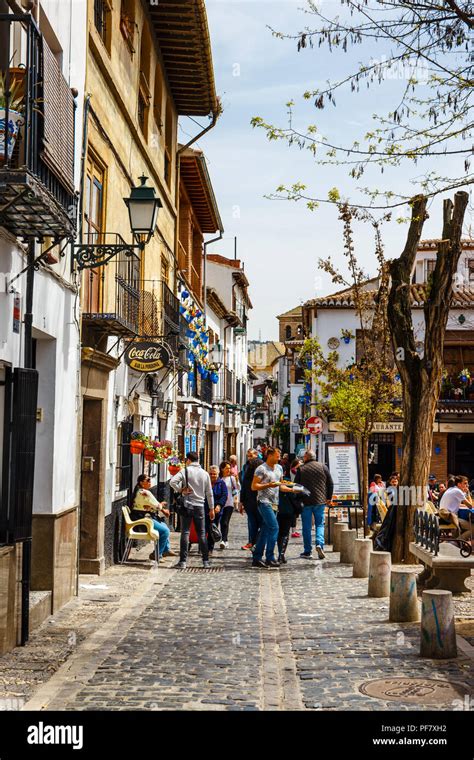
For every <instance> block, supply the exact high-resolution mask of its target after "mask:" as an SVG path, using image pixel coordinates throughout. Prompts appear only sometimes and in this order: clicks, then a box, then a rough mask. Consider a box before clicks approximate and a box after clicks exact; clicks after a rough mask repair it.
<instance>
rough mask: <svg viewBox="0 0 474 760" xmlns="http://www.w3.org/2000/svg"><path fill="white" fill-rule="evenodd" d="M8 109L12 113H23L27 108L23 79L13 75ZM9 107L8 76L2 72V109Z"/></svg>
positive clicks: (0, 91)
mask: <svg viewBox="0 0 474 760" xmlns="http://www.w3.org/2000/svg"><path fill="white" fill-rule="evenodd" d="M8 101H9V102H8V107H9V110H11V111H19V112H20V113H21V112H22V111H23V109H24V107H25V96H24V93H23V79H22V78H20V77H18V76H15V74H12V75H11V76H10V97H9V99H8ZM6 106H7V74H6V72H5V71H1V72H0V108H6Z"/></svg>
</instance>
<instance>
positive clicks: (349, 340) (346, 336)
mask: <svg viewBox="0 0 474 760" xmlns="http://www.w3.org/2000/svg"><path fill="white" fill-rule="evenodd" d="M343 340H344V343H350V342H351V339H350V338H349V336H348V335H345V336H344V338H343Z"/></svg>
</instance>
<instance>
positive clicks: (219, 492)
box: [206, 464, 227, 554]
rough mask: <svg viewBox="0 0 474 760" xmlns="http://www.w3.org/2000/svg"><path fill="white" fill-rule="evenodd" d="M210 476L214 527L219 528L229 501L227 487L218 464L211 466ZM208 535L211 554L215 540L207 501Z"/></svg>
mask: <svg viewBox="0 0 474 760" xmlns="http://www.w3.org/2000/svg"><path fill="white" fill-rule="evenodd" d="M209 475H210V478H211V485H212V493H213V495H214V514H215V517H214V520H212V522H213V523H214V525H217V526H219V522H220V519H221V516H222V510H223V509H224V506H225V503H226V501H227V486H226V484H225V483H224V481H223V479H222V478H221V477H219V467H218V466H217V465H216V464H213V465H211V467H210V468H209ZM206 533H207V543H208V546H209V554H212V552H213V551H214V539H213V537H212V532H211V519H210V517H209V505H208V503H207V499H206Z"/></svg>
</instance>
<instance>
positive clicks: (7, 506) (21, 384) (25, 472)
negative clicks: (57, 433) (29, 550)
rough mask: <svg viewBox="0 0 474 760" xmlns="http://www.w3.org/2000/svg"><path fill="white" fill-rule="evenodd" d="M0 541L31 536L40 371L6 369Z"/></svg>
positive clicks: (1, 542)
mask: <svg viewBox="0 0 474 760" xmlns="http://www.w3.org/2000/svg"><path fill="white" fill-rule="evenodd" d="M4 383H5V414H4V430H3V462H2V493H1V501H0V544H14V543H16V542H17V541H25V540H28V539H31V528H32V514H33V486H34V477H35V445H36V408H37V403H38V372H37V371H36V370H35V369H21V368H16V369H15V370H13V371H12V370H11V369H10V368H7V369H6V371H5V381H4Z"/></svg>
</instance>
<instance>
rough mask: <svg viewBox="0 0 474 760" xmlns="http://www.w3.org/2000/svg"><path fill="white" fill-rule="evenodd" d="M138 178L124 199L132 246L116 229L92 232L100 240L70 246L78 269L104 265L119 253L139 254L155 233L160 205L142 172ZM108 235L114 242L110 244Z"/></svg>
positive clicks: (127, 254) (153, 189)
mask: <svg viewBox="0 0 474 760" xmlns="http://www.w3.org/2000/svg"><path fill="white" fill-rule="evenodd" d="M139 179H140V183H141V184H140V186H139V187H133V188H132V190H131V193H130V196H129V197H128V198H124V199H123V201H124V203H125V205H126V206H127V208H128V215H129V219H130V229H131V231H132V235H133V239H134V240H135V245H133V244H130V243H126V242H125V240H124V239H123V237H122V236H121V235H119V233H118V232H116V233H107V232H102V233H94V239H96V240H100V241H101V242H95V243H90V242H87V243H77V244H73V245H72V258H73V261H75V262H76V264H77V267H78V269H80V270H81V269H95V268H96V267H101V266H104V264H107V262H109V261H110V259H112V258H113V257H114V256H117V255H118V254H119V253H124V254H125V255H126V256H132V255H133V254H134V251H135V250H138V251H139V252H140V253H141V252H142V251H143V249H144V248H145V246H146V245H147V243H149V242H150V240H151V238H152V237H153V233H154V232H155V227H156V219H157V215H158V210H159V209H160V208H162V206H163V204H162V202H161V200H160V199H159V198H158V197H157V196H156V192H155V188H153V187H148V186H147V185H146V184H145V183H146V181H147V179H148V177H145V175H142V176H141V177H140V178H139ZM110 237H112V238H113V239H114V240H115V242H113V243H111V242H110Z"/></svg>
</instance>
